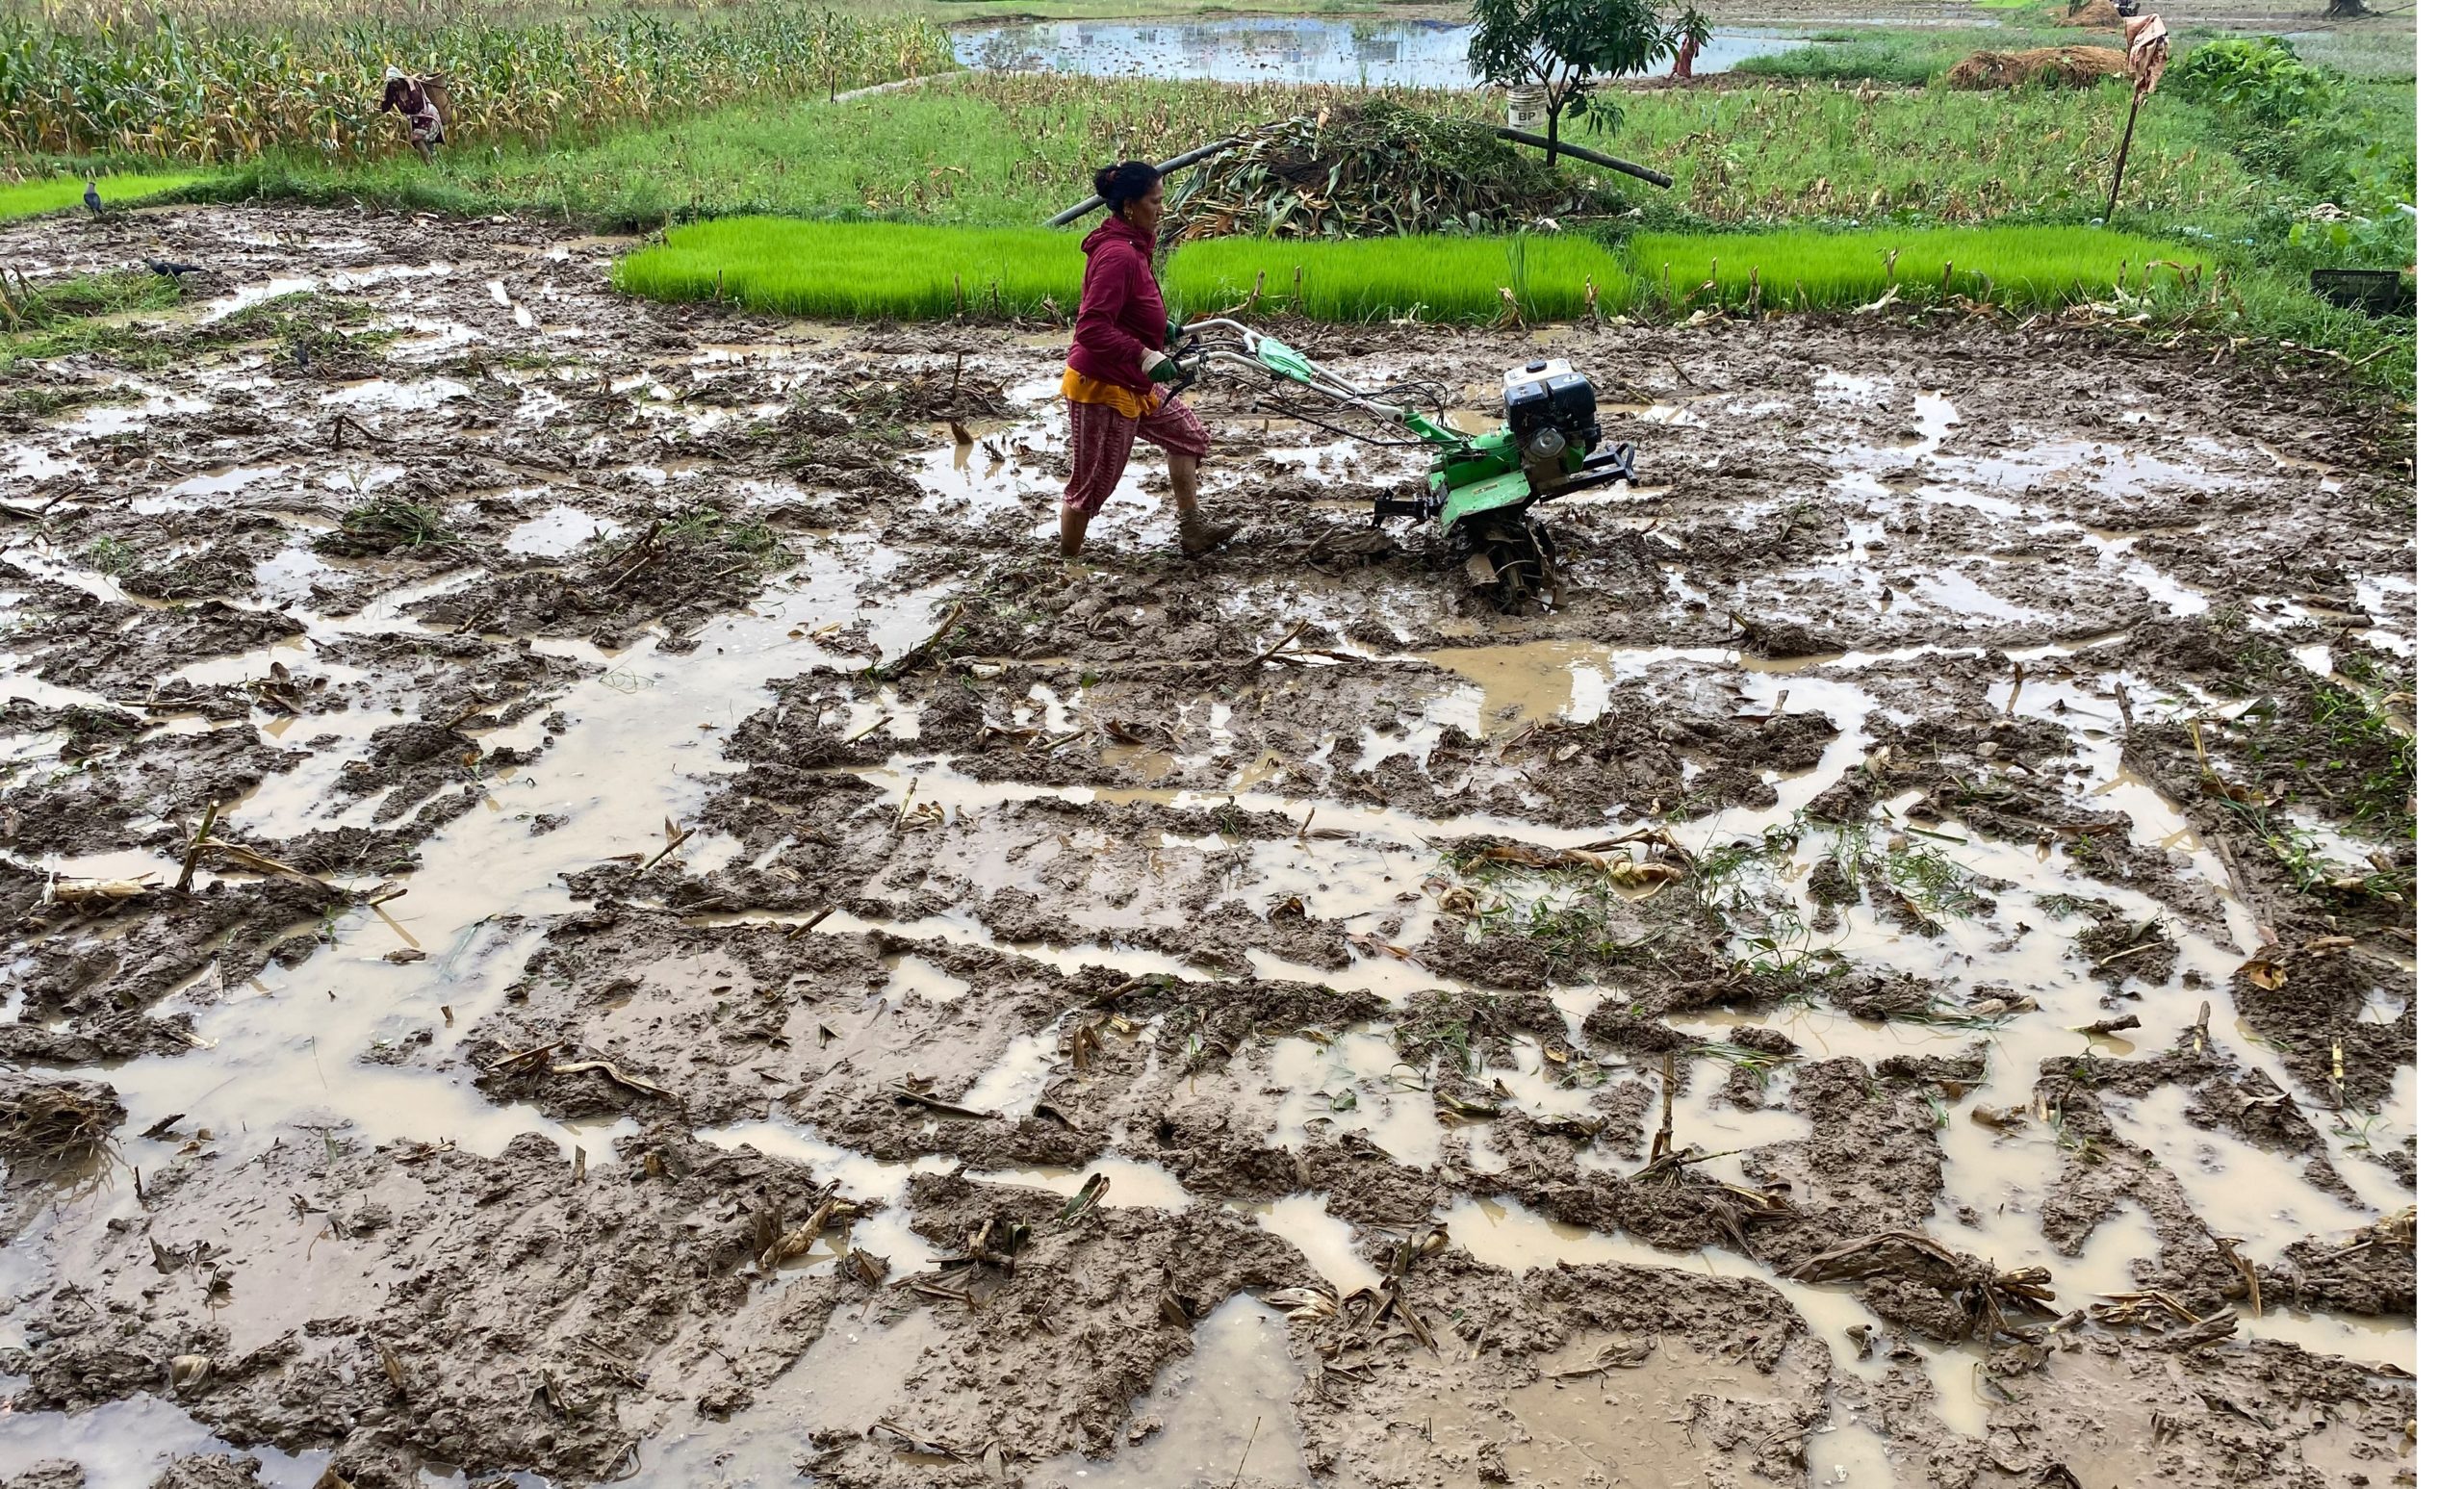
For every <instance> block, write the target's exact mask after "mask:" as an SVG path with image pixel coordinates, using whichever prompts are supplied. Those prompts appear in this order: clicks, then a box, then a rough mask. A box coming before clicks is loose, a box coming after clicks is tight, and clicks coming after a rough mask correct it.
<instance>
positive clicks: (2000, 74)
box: [1945, 46, 2125, 90]
mask: <svg viewBox="0 0 2464 1489" xmlns="http://www.w3.org/2000/svg"><path fill="white" fill-rule="evenodd" d="M2124 70H2125V68H2124V64H2123V62H2122V54H2121V53H2120V52H2118V51H2117V50H2115V49H2114V48H2113V47H2110V46H2039V47H2031V48H2029V49H2028V50H2027V51H2024V52H1979V53H1977V54H1976V55H1975V56H1973V57H1970V58H1968V59H1967V60H1966V61H1965V62H1963V63H1961V64H1959V65H1958V66H1956V67H1953V68H1952V69H1951V70H1950V72H1949V73H1948V74H1947V75H1946V77H1945V81H1947V82H1948V83H1949V84H1950V85H1951V86H1952V87H1953V88H1966V89H1980V90H1981V89H1989V88H2025V87H2026V86H2028V85H2029V84H2031V83H2039V82H2041V83H2048V84H2051V85H2053V86H2055V87H2058V88H2093V87H2095V86H2096V85H2097V84H2098V83H2101V82H2103V81H2104V80H2105V79H2107V78H2117V77H2120V76H2122V74H2123V72H2124Z"/></svg>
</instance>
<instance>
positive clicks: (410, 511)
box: [314, 497, 462, 557]
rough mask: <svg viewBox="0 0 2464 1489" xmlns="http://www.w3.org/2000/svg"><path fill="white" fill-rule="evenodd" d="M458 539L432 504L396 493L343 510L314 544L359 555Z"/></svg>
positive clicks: (347, 554) (331, 550)
mask: <svg viewBox="0 0 2464 1489" xmlns="http://www.w3.org/2000/svg"><path fill="white" fill-rule="evenodd" d="M460 541H462V540H461V539H460V538H457V537H455V536H454V535H453V530H452V529H451V528H449V527H448V526H446V525H445V518H444V515H443V514H442V513H440V512H438V511H437V509H436V508H434V507H432V506H422V505H420V504H418V503H416V502H412V501H403V500H402V499H401V498H399V497H375V498H372V499H371V500H369V501H363V502H361V503H360V504H359V505H357V506H355V507H352V508H351V509H350V510H349V511H347V512H345V513H344V514H343V515H342V521H341V524H340V526H337V527H336V528H335V529H334V530H333V531H331V532H328V533H324V534H322V535H321V536H320V537H318V539H317V540H316V543H315V545H314V546H315V547H316V549H317V551H318V552H323V553H335V554H340V555H342V556H345V557H361V556H366V555H370V554H378V553H390V552H394V550H396V549H398V548H422V547H426V546H429V545H432V544H440V543H459V542H460Z"/></svg>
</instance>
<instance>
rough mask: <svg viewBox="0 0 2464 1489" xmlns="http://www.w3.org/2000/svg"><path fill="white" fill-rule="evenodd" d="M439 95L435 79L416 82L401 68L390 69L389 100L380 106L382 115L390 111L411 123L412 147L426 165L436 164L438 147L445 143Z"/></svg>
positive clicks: (443, 121) (387, 90) (386, 94)
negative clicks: (415, 148) (417, 150)
mask: <svg viewBox="0 0 2464 1489" xmlns="http://www.w3.org/2000/svg"><path fill="white" fill-rule="evenodd" d="M436 93H437V89H436V83H435V80H434V79H433V78H415V77H412V76H411V75H410V74H409V73H407V72H404V71H403V70H402V69H401V68H399V67H387V68H386V69H385V97H384V100H383V101H382V102H380V103H379V104H377V106H376V112H377V113H379V114H383V113H386V112H387V111H389V110H390V111H392V112H394V113H397V114H399V115H401V116H403V117H404V118H406V119H409V120H410V121H411V143H412V144H413V145H415V146H417V147H418V149H419V152H420V159H422V160H424V161H434V160H435V159H436V147H437V146H438V145H440V144H443V143H444V142H445V114H444V111H443V110H441V109H439V108H438V107H437V99H436Z"/></svg>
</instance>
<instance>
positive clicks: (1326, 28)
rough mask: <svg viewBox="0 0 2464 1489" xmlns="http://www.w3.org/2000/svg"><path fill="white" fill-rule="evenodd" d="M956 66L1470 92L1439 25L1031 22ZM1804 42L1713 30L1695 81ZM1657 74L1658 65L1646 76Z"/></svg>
mask: <svg viewBox="0 0 2464 1489" xmlns="http://www.w3.org/2000/svg"><path fill="white" fill-rule="evenodd" d="M951 44H952V47H953V48H954V49H955V50H956V52H957V54H958V60H959V63H960V64H961V65H963V66H967V67H980V68H986V69H990V70H997V71H1012V72H1093V73H1100V74H1104V75H1106V76H1134V77H1149V78H1211V79H1213V80H1215V81H1217V82H1223V83H1264V82H1274V83H1360V84H1367V85H1370V86H1373V87H1404V88H1476V87H1477V86H1479V78H1478V77H1477V76H1476V75H1475V74H1474V72H1473V70H1472V64H1471V62H1470V58H1469V54H1470V50H1471V45H1472V28H1471V27H1470V26H1469V25H1467V24H1464V23H1462V22H1457V21H1440V20H1361V21H1347V20H1326V19H1319V18H1313V17H1303V16H1282V15H1248V16H1235V17H1228V18H1224V19H1217V20H1189V21H1153V20H1098V21H1072V20H1062V21H1031V22H1021V23H1019V24H1016V25H1005V26H981V27H975V28H972V29H968V30H963V31H959V32H956V33H953V34H952V36H951ZM1805 44H1806V43H1805V39H1804V38H1803V37H1798V36H1790V35H1787V34H1785V33H1783V32H1778V31H1771V30H1765V29H1758V28H1751V27H1747V28H1736V29H1732V30H1725V31H1715V32H1713V33H1712V34H1711V39H1710V41H1709V43H1708V44H1707V45H1706V46H1705V47H1704V48H1703V51H1702V55H1700V56H1699V57H1697V58H1696V59H1695V60H1694V70H1695V71H1696V72H1697V73H1704V72H1725V71H1727V70H1728V69H1729V68H1731V67H1733V66H1735V65H1736V64H1738V63H1739V62H1742V61H1743V60H1745V59H1746V58H1748V57H1757V56H1760V55H1762V54H1764V53H1767V52H1784V51H1787V50H1789V49H1791V48H1793V47H1799V46H1803V45H1805ZM1654 70H1655V73H1657V74H1660V75H1665V74H1666V73H1667V72H1668V70H1669V65H1668V64H1665V63H1663V64H1660V65H1659V66H1658V67H1657V68H1655V69H1654Z"/></svg>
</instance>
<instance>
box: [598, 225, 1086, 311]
mask: <svg viewBox="0 0 2464 1489" xmlns="http://www.w3.org/2000/svg"><path fill="white" fill-rule="evenodd" d="M1086 262H1087V261H1086V257H1085V255H1084V254H1082V253H1081V252H1080V251H1079V247H1078V241H1077V239H1075V238H1074V237H1071V236H1069V235H1067V234H1063V233H1054V232H1047V231H1044V230H1042V229H1039V228H942V227H924V226H918V225H913V224H909V223H898V222H809V221H802V220H798V219H795V218H723V219H721V220H719V221H715V222H697V223H693V224H691V225H689V226H684V227H679V228H675V229H672V230H670V231H669V233H668V234H667V239H666V241H665V242H664V243H661V244H655V245H653V246H651V247H648V248H644V249H641V250H639V251H637V252H634V253H631V254H629V255H627V256H626V257H625V258H624V259H623V260H622V261H621V262H620V263H618V264H617V266H616V283H617V286H618V287H619V288H620V289H623V290H625V291H627V292H629V293H630V294H634V295H647V296H649V297H651V298H653V299H664V300H701V299H715V298H725V299H729V300H732V301H734V302H735V303H737V304H739V305H742V306H744V307H745V308H746V309H748V310H757V311H764V312H770V313H774V314H781V315H791V316H832V317H840V318H847V319H854V320H864V321H874V320H897V321H917V320H933V319H938V318H942V317H948V316H954V315H964V314H973V313H982V314H1011V313H1018V312H1029V311H1034V310H1037V309H1040V308H1042V307H1044V306H1045V305H1046V304H1047V303H1048V304H1049V305H1050V306H1052V307H1053V308H1055V309H1059V310H1067V309H1069V308H1071V307H1074V306H1075V305H1076V304H1077V303H1078V287H1079V280H1080V277H1081V276H1082V275H1083V273H1084V272H1085V269H1086Z"/></svg>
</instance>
